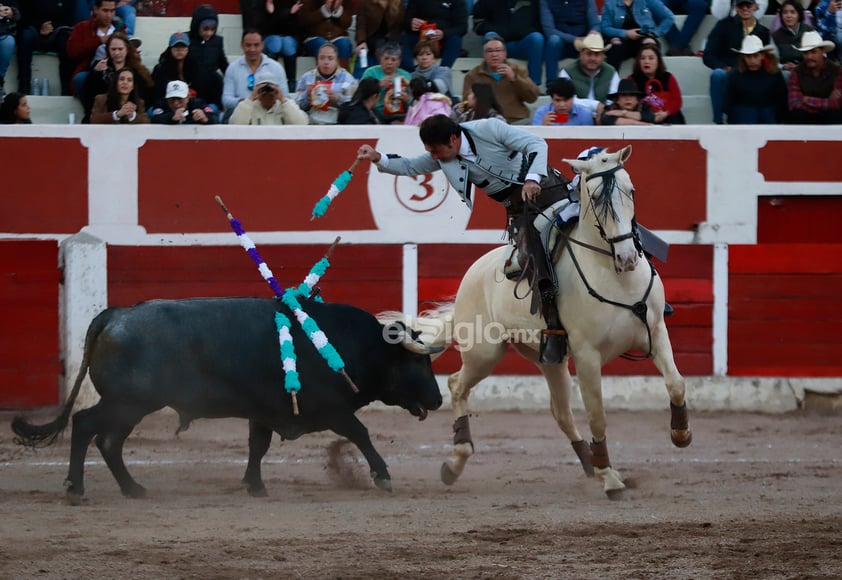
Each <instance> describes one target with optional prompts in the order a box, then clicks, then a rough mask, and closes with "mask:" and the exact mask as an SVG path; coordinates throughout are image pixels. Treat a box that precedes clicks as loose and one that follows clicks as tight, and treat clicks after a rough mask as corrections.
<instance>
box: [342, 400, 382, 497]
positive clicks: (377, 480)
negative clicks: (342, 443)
mask: <svg viewBox="0 0 842 580" xmlns="http://www.w3.org/2000/svg"><path fill="white" fill-rule="evenodd" d="M330 428H331V430H332V431H333V432H334V433H336V434H337V435H341V436H342V437H345V438H347V439H348V440H349V441H351V442H352V443H353V444H354V445H356V446H357V448H358V449H359V450H360V452H361V453H362V454H363V457H365V460H366V461H368V467H369V469H371V477H372V479H374V485H376V486H377V487H379V488H380V489H382V490H385V491H392V476H391V475H389V470H388V469H387V468H386V462H385V461H383V458H382V457H380V454H379V453H377V450H376V449H375V448H374V445H373V444H372V443H371V437H369V435H368V429H367V428H366V426H365V425H363V424H362V423H361V422H360V420H359V419H357V417H356V415H348V416H347V420H345V421H344V422H341V423H336V424H334V425H332V426H331V427H330Z"/></svg>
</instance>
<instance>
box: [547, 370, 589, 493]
mask: <svg viewBox="0 0 842 580" xmlns="http://www.w3.org/2000/svg"><path fill="white" fill-rule="evenodd" d="M569 358H570V357H565V358H564V361H563V362H562V363H561V364H560V365H542V364H538V368H539V369H540V370H541V374H543V375H544V378H545V379H546V380H547V386H548V387H549V388H550V410H551V411H552V413H553V418H554V419H555V422H556V423H557V424H558V427H559V429H561V431H562V433H564V434H565V435H567V438H568V439H569V440H570V445H572V446H573V451H575V452H576V457H578V458H579V463H581V464H582V469H584V470H585V475H587V476H588V477H593V476H594V471H593V459H592V454H591V449H590V447H589V446H588V444H587V443H586V442H585V440H584V439H583V438H582V436H581V435H580V434H579V429H577V428H576V420H575V418H574V417H573V409H572V408H571V405H570V396H571V391H572V388H573V381H572V380H571V379H570V371H569V369H568V367H567V363H568V360H569Z"/></svg>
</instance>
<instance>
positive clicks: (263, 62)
mask: <svg viewBox="0 0 842 580" xmlns="http://www.w3.org/2000/svg"><path fill="white" fill-rule="evenodd" d="M240 47H241V48H242V49H243V56H241V57H240V58H238V59H236V60H235V61H234V62H232V63H231V65H230V66H229V67H228V70H226V71H225V82H224V85H223V89H222V104H223V106H224V107H225V114H226V117H225V119H224V121H223V122H227V119H228V118H229V117H230V116H231V113H233V111H234V109H235V108H236V107H237V105H238V104H239V103H240V102H241V101H244V100H245V99H248V98H250V97H251V96H252V94H253V92H254V89H255V87H256V86H257V83H256V79H257V78H258V77H259V76H260V74H269V75H271V76H273V77H275V78H277V79H279V86H280V91H281V93H282V95H283V97H284V98H285V99H287V98H289V86H288V82H287V76H286V72H284V67H282V66H281V65H280V64H279V63H278V61H276V60H272V59H271V58H269V57H268V56H267V55H266V54H264V53H263V35H262V34H260V32H259V31H258V30H256V29H254V28H246V29H245V30H243V37H242V41H241V42H240Z"/></svg>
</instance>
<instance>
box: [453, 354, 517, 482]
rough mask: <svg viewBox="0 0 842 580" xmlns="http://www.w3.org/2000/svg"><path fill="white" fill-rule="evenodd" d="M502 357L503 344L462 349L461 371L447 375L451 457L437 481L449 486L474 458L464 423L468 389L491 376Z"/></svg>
mask: <svg viewBox="0 0 842 580" xmlns="http://www.w3.org/2000/svg"><path fill="white" fill-rule="evenodd" d="M505 353H506V345H505V344H489V343H487V342H486V343H477V344H474V345H471V346H470V347H467V348H466V347H463V350H462V368H460V369H459V370H458V371H457V372H455V373H453V374H452V375H450V377H449V378H448V379H447V386H448V388H449V389H450V401H451V404H452V405H453V415H454V417H456V420H455V421H454V422H453V454H452V455H451V456H450V457H449V458H447V460H445V462H444V463H443V464H442V466H441V480H442V482H444V484H445V485H453V484H454V483H455V482H456V480H457V479H458V478H459V476H460V475H462V472H463V471H464V470H465V464H466V463H468V458H469V457H470V456H471V455H473V454H474V442H473V440H472V439H471V428H470V422H469V420H468V397H469V396H470V395H471V389H473V388H474V386H476V384H477V383H479V382H480V381H481V380H483V379H484V378H485V377H487V376H488V375H490V374H491V371H492V370H494V366H495V365H496V364H497V363H498V362H499V361H500V359H501V358H503V355H504V354H505Z"/></svg>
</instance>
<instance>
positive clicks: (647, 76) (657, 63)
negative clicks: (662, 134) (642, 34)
mask: <svg viewBox="0 0 842 580" xmlns="http://www.w3.org/2000/svg"><path fill="white" fill-rule="evenodd" d="M628 78H630V79H631V80H633V81H634V83H635V84H636V85H637V88H638V89H639V90H640V92H641V93H643V101H644V102H646V103H649V106H650V107H651V108H652V110H653V111H654V112H655V123H668V124H672V125H684V124H685V123H686V121H685V120H684V114H683V113H682V112H681V106H682V104H683V101H682V98H681V88H680V87H679V86H678V81H677V80H676V79H675V76H674V75H673V74H672V73H670V72H668V71H667V67H666V65H665V64H664V59H663V57H662V56H661V51H660V49H659V48H658V45H657V44H655V43H651V44H644V45H643V46H642V47H641V48H640V50H639V51H638V53H637V58H635V60H634V69H633V71H632V74H631V75H629V77H628Z"/></svg>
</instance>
